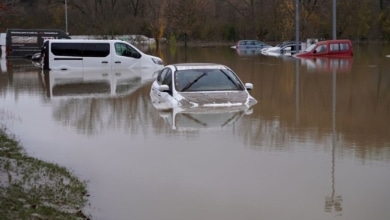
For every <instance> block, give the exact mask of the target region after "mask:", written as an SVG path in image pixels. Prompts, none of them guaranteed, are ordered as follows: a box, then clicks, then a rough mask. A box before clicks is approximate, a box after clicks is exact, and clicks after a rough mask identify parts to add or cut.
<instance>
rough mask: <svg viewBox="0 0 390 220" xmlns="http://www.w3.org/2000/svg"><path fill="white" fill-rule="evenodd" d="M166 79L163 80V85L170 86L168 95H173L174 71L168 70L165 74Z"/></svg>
mask: <svg viewBox="0 0 390 220" xmlns="http://www.w3.org/2000/svg"><path fill="white" fill-rule="evenodd" d="M164 75H165V76H164V78H163V79H162V84H163V85H168V87H169V91H168V93H169V94H170V95H172V71H171V69H167V71H166V74H164Z"/></svg>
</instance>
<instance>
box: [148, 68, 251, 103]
mask: <svg viewBox="0 0 390 220" xmlns="http://www.w3.org/2000/svg"><path fill="white" fill-rule="evenodd" d="M251 89H253V84H251V83H246V84H244V83H242V82H241V80H240V79H239V78H238V76H237V75H236V74H235V73H234V72H233V70H231V69H230V68H229V67H227V66H225V65H222V64H213V63H181V64H171V65H168V66H166V67H165V68H163V69H162V70H160V71H158V74H157V79H156V80H155V81H154V82H153V84H152V86H151V90H150V96H151V99H152V103H153V105H154V106H155V107H156V108H157V109H160V110H162V109H172V108H176V107H180V108H197V107H203V108H208V107H210V108H214V107H222V106H231V107H242V108H243V109H249V108H250V107H252V106H253V105H254V104H256V103H257V100H256V99H255V98H253V97H252V96H251V95H250V94H249V92H248V90H251Z"/></svg>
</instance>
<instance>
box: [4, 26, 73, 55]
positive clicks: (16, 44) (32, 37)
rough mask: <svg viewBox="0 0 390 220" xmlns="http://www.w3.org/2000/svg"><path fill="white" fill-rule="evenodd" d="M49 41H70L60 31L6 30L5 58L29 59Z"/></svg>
mask: <svg viewBox="0 0 390 220" xmlns="http://www.w3.org/2000/svg"><path fill="white" fill-rule="evenodd" d="M49 39H70V37H69V36H68V35H67V34H66V33H65V32H63V31H61V30H55V29H7V32H6V57H7V58H31V57H32V55H33V54H35V53H38V52H40V51H41V48H42V45H43V42H44V41H46V40H49Z"/></svg>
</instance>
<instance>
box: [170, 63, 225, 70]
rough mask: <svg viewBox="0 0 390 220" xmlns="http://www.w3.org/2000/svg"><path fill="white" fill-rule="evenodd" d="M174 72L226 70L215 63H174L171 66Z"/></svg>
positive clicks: (223, 66)
mask: <svg viewBox="0 0 390 220" xmlns="http://www.w3.org/2000/svg"><path fill="white" fill-rule="evenodd" d="M171 66H173V67H174V68H175V69H176V70H188V69H228V67H226V66H225V65H222V64H217V63H176V64H171Z"/></svg>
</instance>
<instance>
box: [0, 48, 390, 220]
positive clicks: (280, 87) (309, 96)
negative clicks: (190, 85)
mask: <svg viewBox="0 0 390 220" xmlns="http://www.w3.org/2000/svg"><path fill="white" fill-rule="evenodd" d="M355 48H356V52H355V54H354V57H353V63H352V62H351V63H350V65H351V68H350V70H347V71H346V72H343V71H340V72H339V70H340V69H339V70H337V71H333V69H332V68H331V69H329V70H327V69H325V70H324V71H323V70H322V69H321V65H320V67H319V68H317V67H316V65H314V66H313V68H307V64H304V65H303V64H302V63H301V62H302V60H298V59H292V60H289V61H294V62H286V60H283V59H280V58H276V57H270V56H263V55H258V56H247V57H244V58H243V57H241V56H239V55H237V54H236V51H234V50H232V49H231V48H228V47H227V48H190V49H189V51H187V52H186V51H184V50H183V49H182V48H180V47H178V48H176V51H175V53H171V51H170V50H169V48H166V50H162V51H161V52H162V53H164V54H163V57H165V59H166V60H164V61H165V62H166V63H177V62H183V60H186V61H188V62H215V63H222V64H225V65H228V66H229V67H231V68H232V69H234V70H235V72H237V74H238V75H239V76H240V78H241V79H242V80H243V81H244V82H252V83H253V84H254V89H253V90H251V95H253V96H254V97H255V98H256V99H257V100H258V101H259V102H258V104H257V105H256V106H255V108H253V109H252V110H253V111H252V112H249V113H251V114H246V113H245V112H243V111H231V112H230V111H222V112H210V111H206V112H187V111H182V110H178V109H177V110H172V111H168V112H161V111H159V110H157V109H156V108H155V107H154V106H153V104H152V102H151V100H150V86H151V81H152V80H151V81H148V80H145V81H144V80H143V78H142V75H140V74H139V73H138V72H136V73H130V72H129V73H121V74H120V75H118V74H117V73H115V72H114V73H110V72H109V73H103V72H97V74H95V75H89V74H85V75H84V73H78V74H69V75H68V76H63V75H61V74H60V73H58V74H56V73H53V74H52V75H51V76H52V78H50V73H48V74H46V75H45V74H42V73H41V71H40V69H35V68H34V67H32V66H28V65H27V66H28V67H27V66H24V64H22V63H18V62H15V63H14V64H13V65H9V67H11V68H8V69H7V72H2V74H1V75H0V123H4V124H5V125H6V126H7V127H8V128H9V129H10V130H11V131H12V132H14V133H16V134H18V135H20V139H21V140H22V142H23V143H24V144H25V146H26V148H27V150H28V151H29V152H33V153H34V154H35V155H37V156H38V157H40V158H43V159H45V160H49V161H52V160H54V161H56V162H58V163H59V164H64V165H66V166H67V167H70V168H72V169H73V170H76V172H77V173H78V174H81V176H82V177H83V178H86V179H88V180H90V182H89V187H90V191H91V195H92V196H91V201H89V202H91V204H92V209H93V210H91V213H92V215H93V216H94V217H96V218H93V219H129V218H131V219H140V218H143V219H156V218H160V219H183V216H186V217H189V218H190V219H216V220H219V219H224V220H226V219H237V218H247V219H256V218H258V217H259V216H265V217H266V218H268V219H289V218H295V219H321V220H322V219H330V218H332V217H334V216H337V218H339V219H358V220H365V219H378V220H387V219H388V216H389V212H388V209H387V204H390V203H389V202H390V196H389V195H390V194H389V190H388V186H389V183H390V176H389V175H388V173H389V172H388V170H389V164H390V163H389V162H390V153H389V152H390V127H389V126H390V123H389V121H390V114H389V113H390V111H389V109H390V74H388V70H389V69H390V62H388V60H389V58H386V57H385V56H384V55H383V56H381V55H380V54H388V52H386V53H385V51H384V50H385V49H383V51H381V48H380V47H377V48H376V49H371V47H370V48H365V47H355ZM387 49H390V48H389V47H387ZM310 62H311V61H310ZM321 63H325V64H326V65H325V66H329V65H330V64H331V63H329V64H327V63H326V61H325V62H322V61H321V62H320V64H321ZM336 63H338V65H339V66H340V67H342V66H343V65H340V64H341V63H343V62H341V61H336ZM2 65H3V64H2ZM332 65H333V64H332ZM347 66H348V65H347ZM323 72H327V73H330V74H313V73H323ZM150 73H151V72H150ZM340 73H341V74H340ZM344 73H347V74H344ZM152 77H153V75H152ZM149 82H150V83H149ZM118 88H121V89H118ZM42 100H44V102H42ZM15 120H18V123H12V122H10V121H15ZM37 124H38V125H39V126H40V129H36V128H37ZM41 125H42V126H41ZM188 130H189V132H187V131H188ZM182 131H183V132H182ZM85 134H87V135H85ZM91 137H93V138H91ZM108 159H109V163H106V161H107V160H108ZM161 198H169V200H166V199H161ZM297 198H299V199H298V200H297ZM107 201H109V202H107ZM129 204H130V205H129ZM291 204H294V205H293V206H291ZM172 210H178V211H177V212H172ZM204 210H207V211H206V212H205V211H204ZM302 210H304V211H302ZM186 217H185V218H186Z"/></svg>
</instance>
